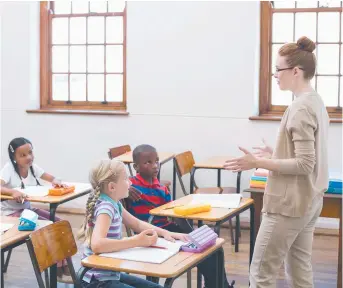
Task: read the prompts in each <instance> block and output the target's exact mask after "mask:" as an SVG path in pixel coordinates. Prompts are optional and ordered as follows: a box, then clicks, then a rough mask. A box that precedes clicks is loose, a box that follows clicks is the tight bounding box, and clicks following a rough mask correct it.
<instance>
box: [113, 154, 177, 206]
mask: <svg viewBox="0 0 343 288" xmlns="http://www.w3.org/2000/svg"><path fill="white" fill-rule="evenodd" d="M158 157H159V158H160V166H162V165H163V164H165V163H167V162H168V161H170V160H173V159H174V157H175V154H174V153H169V152H158ZM115 159H116V160H119V161H121V162H123V163H125V164H126V165H128V166H129V170H130V174H131V176H133V173H132V170H131V166H130V164H132V163H133V158H132V151H129V152H126V153H125V154H122V155H120V156H118V157H116V158H115ZM160 174H161V167H160V171H159V172H158V176H157V178H158V180H160ZM172 193H173V199H175V197H176V169H175V164H174V163H173V192H172Z"/></svg>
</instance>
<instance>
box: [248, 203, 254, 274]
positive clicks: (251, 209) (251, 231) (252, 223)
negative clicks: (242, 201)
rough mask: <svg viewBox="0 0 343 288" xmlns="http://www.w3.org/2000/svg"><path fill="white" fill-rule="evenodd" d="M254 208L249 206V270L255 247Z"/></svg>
mask: <svg viewBox="0 0 343 288" xmlns="http://www.w3.org/2000/svg"><path fill="white" fill-rule="evenodd" d="M254 230H255V206H254V204H252V205H251V206H250V257H249V270H250V264H251V261H252V256H253V254H254V247H255V231H254Z"/></svg>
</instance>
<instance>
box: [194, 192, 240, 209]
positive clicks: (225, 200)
mask: <svg viewBox="0 0 343 288" xmlns="http://www.w3.org/2000/svg"><path fill="white" fill-rule="evenodd" d="M241 198H242V195H241V194H195V195H193V199H192V201H191V202H190V203H189V204H191V205H196V204H210V205H211V206H212V207H214V208H227V209H234V208H238V207H239V204H240V202H241Z"/></svg>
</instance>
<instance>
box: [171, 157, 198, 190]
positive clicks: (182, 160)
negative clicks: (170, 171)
mask: <svg viewBox="0 0 343 288" xmlns="http://www.w3.org/2000/svg"><path fill="white" fill-rule="evenodd" d="M194 164H195V161H194V158H193V153H192V152H191V151H186V152H183V153H181V154H178V155H176V156H175V158H174V165H175V167H176V173H177V176H178V178H179V182H180V186H181V189H182V192H183V194H184V195H188V194H189V192H187V190H186V188H185V185H184V183H183V181H182V176H184V175H186V174H188V173H191V172H192V169H193V166H194ZM191 181H192V175H191ZM191 189H192V188H191ZM191 189H190V190H189V191H190V193H192V191H191Z"/></svg>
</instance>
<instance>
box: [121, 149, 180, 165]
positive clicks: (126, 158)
mask: <svg viewBox="0 0 343 288" xmlns="http://www.w3.org/2000/svg"><path fill="white" fill-rule="evenodd" d="M174 156H175V154H174V153H169V152H159V153H158V157H159V158H160V164H164V163H166V162H168V161H169V160H171V159H173V158H174ZM115 159H116V160H119V161H122V162H124V163H126V164H130V163H133V159H132V151H129V152H126V153H125V154H123V155H120V156H118V157H116V158H115Z"/></svg>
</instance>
